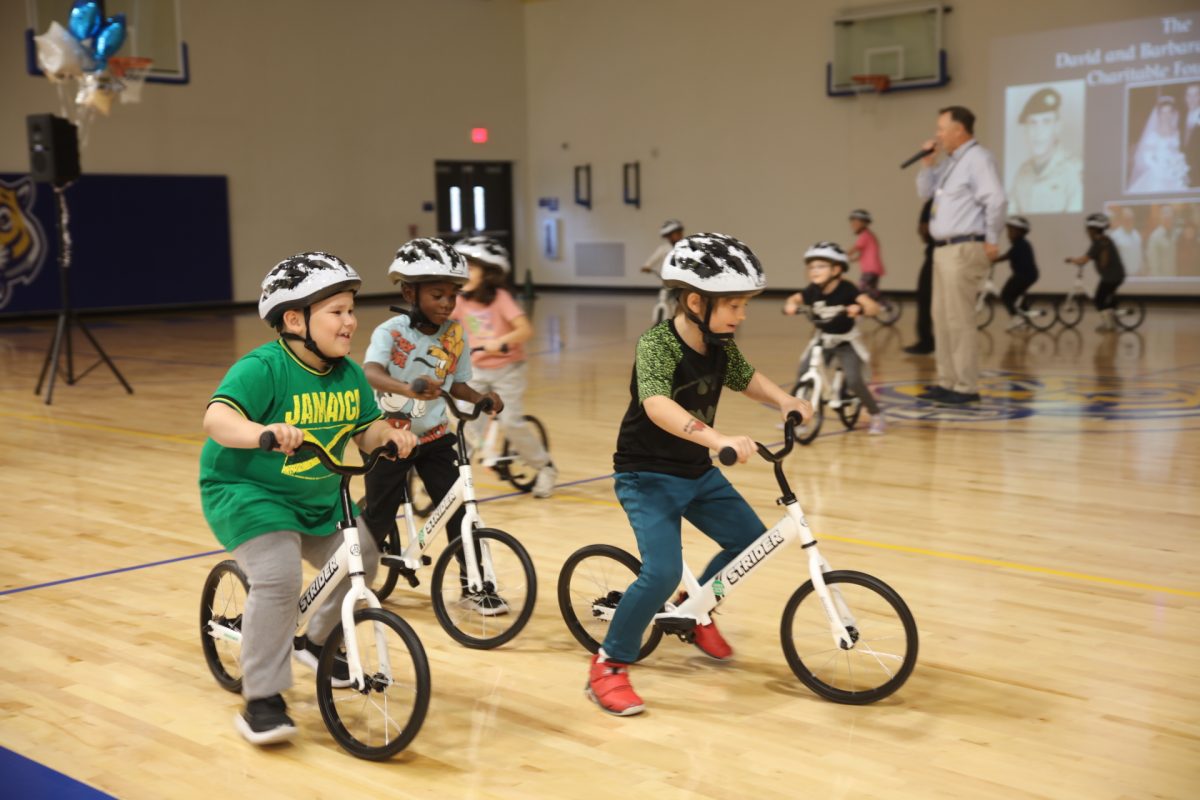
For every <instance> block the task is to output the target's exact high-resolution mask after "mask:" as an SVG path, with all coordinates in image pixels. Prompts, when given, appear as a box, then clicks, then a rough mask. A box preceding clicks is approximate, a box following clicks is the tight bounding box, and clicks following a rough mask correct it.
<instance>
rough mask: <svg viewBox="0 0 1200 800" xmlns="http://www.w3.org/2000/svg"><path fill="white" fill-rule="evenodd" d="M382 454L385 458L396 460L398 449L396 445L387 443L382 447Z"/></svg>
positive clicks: (390, 442) (398, 453)
mask: <svg viewBox="0 0 1200 800" xmlns="http://www.w3.org/2000/svg"><path fill="white" fill-rule="evenodd" d="M383 454H384V456H386V457H387V458H396V457H397V456H399V455H400V448H399V447H396V443H395V442H392V441H389V442H388V443H387V444H385V445H384V446H383Z"/></svg>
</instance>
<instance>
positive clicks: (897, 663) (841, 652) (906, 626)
mask: <svg viewBox="0 0 1200 800" xmlns="http://www.w3.org/2000/svg"><path fill="white" fill-rule="evenodd" d="M825 585H826V586H828V587H829V592H830V594H831V595H832V599H833V601H834V606H835V608H836V609H837V610H838V613H839V615H840V617H841V620H842V624H843V625H845V626H846V628H847V629H848V630H849V632H850V635H851V638H852V639H853V640H854V644H853V646H852V647H850V648H849V649H844V648H842V647H840V646H839V645H838V644H837V643H836V642H834V641H833V637H832V634H831V632H830V622H829V618H828V617H827V616H826V614H825V609H824V607H823V606H822V603H821V598H820V596H819V595H818V594H817V592H816V590H815V588H814V587H813V582H812V581H811V580H810V581H807V582H806V583H805V584H804V585H803V586H801V587H800V588H799V589H797V590H796V593H795V594H793V595H792V596H791V598H790V599H789V600H788V602H787V605H786V606H785V607H784V609H783V620H782V622H781V624H780V629H779V634H780V639H781V641H782V643H783V654H784V656H786V657H787V662H788V666H789V667H791V668H792V672H794V673H795V674H796V677H797V678H799V679H800V681H801V683H803V684H804V685H805V686H807V687H808V688H809V689H812V690H813V691H814V692H816V693H817V694H818V695H820V696H821V697H823V698H825V699H826V700H832V701H833V702H835V703H846V704H850V705H864V704H866V703H874V702H875V701H877V700H881V699H883V698H885V697H887V696H888V695H890V694H891V693H892V692H894V691H896V690H897V689H899V688H900V687H901V686H903V685H904V682H905V681H906V680H908V676H909V675H911V674H912V670H913V666H914V665H915V664H916V663H917V623H916V621H915V620H914V619H913V615H912V612H911V611H909V610H908V606H907V605H905V603H904V600H902V599H901V598H900V595H898V594H897V593H896V591H895V590H894V589H892V588H891V587H890V586H888V585H887V584H886V583H884V582H883V581H881V580H879V579H878V578H876V577H873V576H871V575H867V574H865V573H862V572H853V571H850V570H838V571H834V572H827V573H825Z"/></svg>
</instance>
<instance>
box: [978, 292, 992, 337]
mask: <svg viewBox="0 0 1200 800" xmlns="http://www.w3.org/2000/svg"><path fill="white" fill-rule="evenodd" d="M994 316H996V301H995V300H994V299H993V298H992V296H991V295H990V294H989V295H984V297H983V299H982V300H980V301H979V302H977V303H976V304H975V329H976V330H980V331H981V330H983V329H984V328H986V327H987V326H988V325H991V324H992V317H994Z"/></svg>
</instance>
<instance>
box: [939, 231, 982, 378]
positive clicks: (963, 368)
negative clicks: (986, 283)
mask: <svg viewBox="0 0 1200 800" xmlns="http://www.w3.org/2000/svg"><path fill="white" fill-rule="evenodd" d="M987 272H988V258H987V256H986V255H985V254H984V252H983V243H982V242H963V243H962V244H948V245H944V246H942V247H937V248H934V251H933V335H934V339H935V340H936V345H935V348H936V349H935V354H936V356H937V373H938V385H939V386H941V387H942V388H943V389H953V390H954V391H956V392H965V393H967V394H974V393H975V392H977V391H979V386H978V381H979V343H978V341H977V340H976V329H975V298H976V296H977V295H978V294H979V288H980V286H981V285H982V284H983V279H984V278H985V277H986V276H987Z"/></svg>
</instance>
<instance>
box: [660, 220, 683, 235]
mask: <svg viewBox="0 0 1200 800" xmlns="http://www.w3.org/2000/svg"><path fill="white" fill-rule="evenodd" d="M681 230H683V223H682V222H680V221H679V220H677V219H669V220H667V221H666V222H664V223H663V224H662V227H661V228H659V229H658V235H659V236H669V235H670V234H672V233H674V232H675V231H681Z"/></svg>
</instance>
